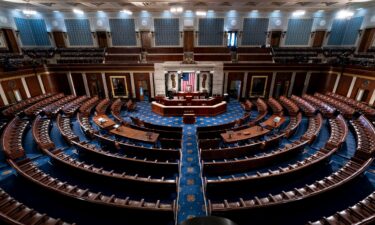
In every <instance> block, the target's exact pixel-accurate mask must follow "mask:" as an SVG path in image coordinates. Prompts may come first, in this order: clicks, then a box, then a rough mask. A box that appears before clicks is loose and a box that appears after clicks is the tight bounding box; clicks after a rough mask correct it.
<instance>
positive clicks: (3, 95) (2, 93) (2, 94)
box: [0, 83, 9, 105]
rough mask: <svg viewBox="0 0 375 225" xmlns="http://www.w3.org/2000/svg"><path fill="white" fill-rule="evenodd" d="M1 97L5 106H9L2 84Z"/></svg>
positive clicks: (0, 88) (0, 86)
mask: <svg viewBox="0 0 375 225" xmlns="http://www.w3.org/2000/svg"><path fill="white" fill-rule="evenodd" d="M0 97H1V99H2V100H3V103H4V105H9V102H8V99H7V96H6V95H5V92H4V89H3V86H2V85H1V83H0Z"/></svg>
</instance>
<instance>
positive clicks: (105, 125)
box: [93, 115, 116, 130]
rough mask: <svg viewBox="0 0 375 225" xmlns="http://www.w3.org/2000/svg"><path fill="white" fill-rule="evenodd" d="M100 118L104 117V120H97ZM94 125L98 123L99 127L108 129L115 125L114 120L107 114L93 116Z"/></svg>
mask: <svg viewBox="0 0 375 225" xmlns="http://www.w3.org/2000/svg"><path fill="white" fill-rule="evenodd" d="M100 118H103V119H105V122H103V123H101V122H99V120H100ZM93 120H94V122H95V124H96V125H98V126H99V127H100V128H101V129H105V130H110V129H112V127H113V126H114V125H116V123H115V121H113V120H112V119H110V118H109V117H108V116H107V115H98V116H94V118H93Z"/></svg>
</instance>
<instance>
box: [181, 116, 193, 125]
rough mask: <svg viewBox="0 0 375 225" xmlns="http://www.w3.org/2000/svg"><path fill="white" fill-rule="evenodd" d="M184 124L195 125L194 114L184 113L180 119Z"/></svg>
mask: <svg viewBox="0 0 375 225" xmlns="http://www.w3.org/2000/svg"><path fill="white" fill-rule="evenodd" d="M182 121H183V122H184V124H194V123H195V114H193V113H184V115H183V117H182Z"/></svg>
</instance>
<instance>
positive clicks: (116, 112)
mask: <svg viewBox="0 0 375 225" xmlns="http://www.w3.org/2000/svg"><path fill="white" fill-rule="evenodd" d="M123 104H124V103H123V102H122V101H121V99H119V98H118V99H116V100H115V101H114V102H113V103H112V105H111V114H112V116H113V117H114V118H115V119H116V120H117V121H118V122H120V123H124V122H125V121H124V119H123V118H122V116H121V108H122V106H123Z"/></svg>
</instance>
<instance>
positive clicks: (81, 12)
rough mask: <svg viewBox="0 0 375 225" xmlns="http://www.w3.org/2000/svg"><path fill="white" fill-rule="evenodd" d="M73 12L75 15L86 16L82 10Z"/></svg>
mask: <svg viewBox="0 0 375 225" xmlns="http://www.w3.org/2000/svg"><path fill="white" fill-rule="evenodd" d="M73 12H74V13H75V14H78V15H83V14H85V13H84V12H83V11H82V10H80V9H73Z"/></svg>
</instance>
